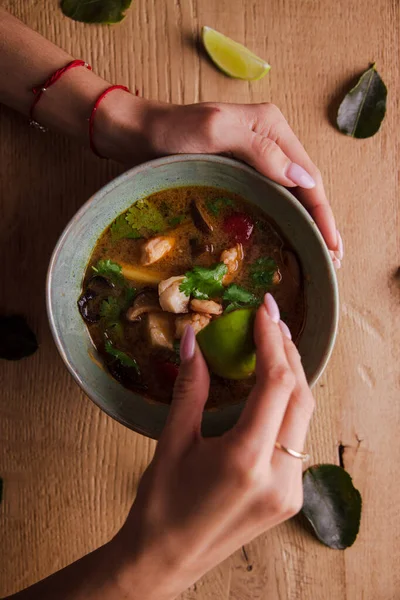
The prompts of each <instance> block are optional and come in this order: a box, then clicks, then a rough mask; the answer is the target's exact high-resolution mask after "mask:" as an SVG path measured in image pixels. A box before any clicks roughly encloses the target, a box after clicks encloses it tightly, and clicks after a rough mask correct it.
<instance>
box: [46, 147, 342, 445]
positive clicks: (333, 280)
mask: <svg viewBox="0 0 400 600" xmlns="http://www.w3.org/2000/svg"><path fill="white" fill-rule="evenodd" d="M188 161H205V162H214V163H217V164H221V165H226V166H231V167H233V168H236V169H238V170H240V171H243V172H244V173H246V174H247V175H250V176H251V177H256V178H258V179H260V180H261V181H262V182H264V183H267V184H268V185H269V186H270V187H273V188H275V190H276V191H277V192H278V193H279V194H281V195H282V196H285V199H286V201H288V202H289V203H291V204H292V205H293V207H294V208H295V209H296V210H297V211H298V212H300V213H301V214H302V216H303V218H305V219H306V220H307V221H308V222H309V223H310V224H311V225H312V226H313V230H314V235H315V236H316V238H317V239H318V242H319V244H320V247H321V250H322V252H323V254H325V257H326V258H327V265H328V276H329V282H330V284H331V285H330V287H331V290H332V309H333V310H332V320H331V324H330V330H329V332H328V336H329V337H328V339H329V343H328V344H327V347H326V350H325V352H324V354H323V355H322V356H321V358H320V361H319V365H318V368H317V369H316V372H315V375H314V376H313V378H312V379H311V380H310V381H309V385H310V387H313V386H314V385H315V384H316V383H317V381H318V379H319V378H320V377H321V375H322V374H323V372H324V371H325V368H326V366H327V363H328V362H329V359H330V357H331V355H332V352H333V348H334V345H335V341H336V336H337V331H338V324H339V288H338V281H337V277H336V271H335V268H334V266H333V262H332V259H331V255H330V253H329V250H328V247H327V245H326V243H325V240H324V238H323V237H322V234H321V232H320V230H319V229H318V227H317V225H316V223H315V221H314V219H313V218H312V217H311V215H310V213H309V212H308V211H307V209H306V208H305V207H304V206H303V205H302V204H301V202H300V201H299V200H297V198H296V197H295V196H294V195H293V194H292V193H291V192H290V191H289V190H288V189H287V188H285V187H284V186H282V185H280V184H279V183H276V182H275V181H272V180H271V179H269V178H268V177H265V175H262V174H261V173H260V172H259V171H257V170H256V169H254V168H253V167H250V166H249V165H247V164H246V163H243V162H241V161H238V160H236V159H233V158H227V157H224V156H219V155H214V154H173V155H170V156H165V157H162V158H156V159H153V160H150V161H146V162H144V163H141V164H140V165H137V166H135V167H132V168H130V169H128V170H127V171H125V172H124V173H121V174H120V175H118V176H117V177H115V178H114V179H112V180H111V181H109V182H108V183H106V184H105V185H104V186H102V187H101V188H100V189H99V190H97V192H95V193H94V194H92V196H90V198H89V199H88V200H86V202H84V204H83V205H82V206H81V207H80V208H79V209H78V211H77V212H76V213H75V214H74V215H73V216H72V218H71V219H70V220H69V221H68V223H67V224H66V226H65V228H64V230H63V231H62V233H61V235H60V237H59V238H58V241H57V243H56V245H55V247H54V250H53V252H52V255H51V258H50V262H49V266H48V269H47V275H46V311H47V317H48V320H49V324H50V330H51V334H52V336H53V339H54V342H55V344H56V347H57V350H58V352H59V354H60V356H61V358H62V360H63V362H64V364H65V366H66V367H67V369H68V371H69V372H70V374H71V375H72V377H73V378H74V380H75V381H76V383H77V384H78V385H79V386H80V388H81V389H82V390H83V391H84V393H85V394H86V395H87V396H88V398H89V399H90V400H91V401H92V402H93V403H94V404H95V405H96V406H98V407H99V408H100V410H102V411H103V412H105V413H106V414H107V415H108V416H110V417H112V418H113V419H114V420H115V421H117V422H118V423H120V424H122V425H124V426H126V427H128V428H129V429H131V430H133V431H135V432H137V433H140V434H141V435H144V436H146V437H150V438H151V437H153V439H155V438H154V436H152V435H151V434H150V435H149V432H148V431H147V430H145V429H143V428H141V427H140V426H138V425H132V424H131V423H129V422H127V421H126V420H125V419H123V418H122V417H119V416H116V415H115V414H113V413H112V412H111V410H108V409H107V408H105V407H104V406H101V405H100V403H98V402H97V400H96V398H95V397H94V396H95V394H92V390H91V388H90V387H89V386H88V385H87V384H86V383H85V381H84V380H83V379H82V378H81V377H80V376H79V373H78V372H77V371H76V370H75V368H74V367H73V366H72V365H71V364H70V362H69V360H68V358H67V355H66V352H65V350H64V346H63V344H62V341H61V336H60V334H59V332H58V330H57V327H56V324H55V319H54V315H53V310H52V301H51V290H52V282H53V273H54V265H55V263H56V262H57V259H58V256H59V254H60V252H61V250H62V248H63V245H64V243H65V241H66V239H67V238H68V235H69V233H70V231H71V229H72V228H73V227H74V226H75V225H76V223H78V222H79V220H80V219H81V217H82V215H84V214H85V212H86V211H87V210H88V209H89V207H90V205H91V203H92V202H93V201H94V200H97V201H101V200H102V198H103V197H104V196H106V195H107V194H108V193H109V192H110V191H111V190H113V189H114V188H116V187H118V186H119V185H121V184H122V183H123V182H124V181H126V180H130V179H132V178H133V177H135V176H136V175H137V174H139V173H141V172H143V171H146V170H149V169H152V168H157V167H162V166H164V165H167V164H173V163H180V162H188Z"/></svg>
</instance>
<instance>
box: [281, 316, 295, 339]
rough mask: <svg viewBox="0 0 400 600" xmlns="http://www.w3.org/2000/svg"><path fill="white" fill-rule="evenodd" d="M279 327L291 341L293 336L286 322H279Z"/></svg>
mask: <svg viewBox="0 0 400 600" xmlns="http://www.w3.org/2000/svg"><path fill="white" fill-rule="evenodd" d="M279 327H280V328H281V331H282V333H283V335H286V337H287V338H289V340H291V339H292V334H291V333H290V329H289V327H288V326H287V325H286V323H285V322H284V321H279Z"/></svg>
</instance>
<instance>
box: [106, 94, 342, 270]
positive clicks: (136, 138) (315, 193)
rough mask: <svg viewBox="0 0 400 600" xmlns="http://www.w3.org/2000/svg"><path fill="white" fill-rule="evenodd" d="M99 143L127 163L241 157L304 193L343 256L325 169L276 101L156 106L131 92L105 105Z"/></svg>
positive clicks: (335, 256)
mask: <svg viewBox="0 0 400 600" xmlns="http://www.w3.org/2000/svg"><path fill="white" fill-rule="evenodd" d="M99 122H100V123H101V125H100V129H98V138H97V140H98V141H97V143H98V145H99V147H100V150H101V151H102V152H104V153H105V154H106V155H107V156H111V157H112V158H115V159H117V160H120V161H122V162H127V163H135V162H137V161H138V158H139V157H138V153H140V157H141V158H142V159H143V156H145V157H147V158H154V157H155V156H164V155H167V154H182V153H210V154H226V155H230V156H234V157H236V158H238V159H240V160H242V161H244V162H246V163H248V164H249V165H251V166H252V167H254V168H256V169H257V170H258V171H259V172H260V173H262V174H263V175H266V176H267V177H269V178H271V179H273V180H274V181H277V182H278V183H280V184H282V185H284V186H286V187H289V188H296V189H295V193H296V195H297V197H298V198H299V200H300V201H301V202H302V203H303V205H304V206H305V207H306V208H307V210H308V211H309V212H310V214H311V216H312V217H313V219H314V220H315V222H316V223H317V225H318V227H319V229H320V231H321V233H322V235H323V236H324V238H325V241H326V243H327V246H328V248H329V249H330V250H331V251H332V253H333V256H332V258H333V259H334V262H335V265H336V266H337V267H339V266H340V261H341V259H342V258H343V248H342V242H341V238H340V236H339V235H338V233H337V231H336V226H335V219H334V217H333V213H332V209H331V207H330V205H329V202H328V200H327V197H326V194H325V190H324V185H323V182H322V177H321V173H320V171H319V170H318V169H317V167H316V166H315V165H314V163H313V162H312V160H311V159H310V157H309V156H308V154H307V152H306V151H305V149H304V148H303V146H302V144H301V143H300V141H299V140H298V139H297V137H296V136H295V134H294V133H293V131H292V129H291V128H290V126H289V124H288V123H287V121H286V119H285V118H284V116H283V115H282V113H281V111H280V110H279V108H277V107H276V106H274V105H273V104H269V103H265V104H217V103H203V104H191V105H187V106H177V105H169V104H161V103H154V102H149V101H146V100H143V99H140V98H135V97H132V96H130V95H129V94H126V92H115V93H114V95H110V97H109V98H106V99H105V100H104V105H103V106H102V114H101V115H100V114H99Z"/></svg>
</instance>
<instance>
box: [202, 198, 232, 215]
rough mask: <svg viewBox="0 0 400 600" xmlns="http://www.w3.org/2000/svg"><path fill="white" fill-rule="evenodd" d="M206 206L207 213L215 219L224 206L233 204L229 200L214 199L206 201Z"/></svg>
mask: <svg viewBox="0 0 400 600" xmlns="http://www.w3.org/2000/svg"><path fill="white" fill-rule="evenodd" d="M206 206H207V209H208V212H210V213H211V214H212V215H214V217H217V216H218V215H219V213H220V210H221V209H222V208H224V207H226V206H234V204H233V201H232V200H231V199H230V198H214V199H213V200H208V201H207V203H206Z"/></svg>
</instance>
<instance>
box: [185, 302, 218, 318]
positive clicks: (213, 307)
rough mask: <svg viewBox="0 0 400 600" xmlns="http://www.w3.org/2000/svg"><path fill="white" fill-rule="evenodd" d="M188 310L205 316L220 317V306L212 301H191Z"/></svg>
mask: <svg viewBox="0 0 400 600" xmlns="http://www.w3.org/2000/svg"><path fill="white" fill-rule="evenodd" d="M190 308H191V309H192V310H193V311H194V312H198V313H203V314H207V315H221V314H222V305H221V304H219V302H214V300H196V299H193V300H192V301H191V303H190Z"/></svg>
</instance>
